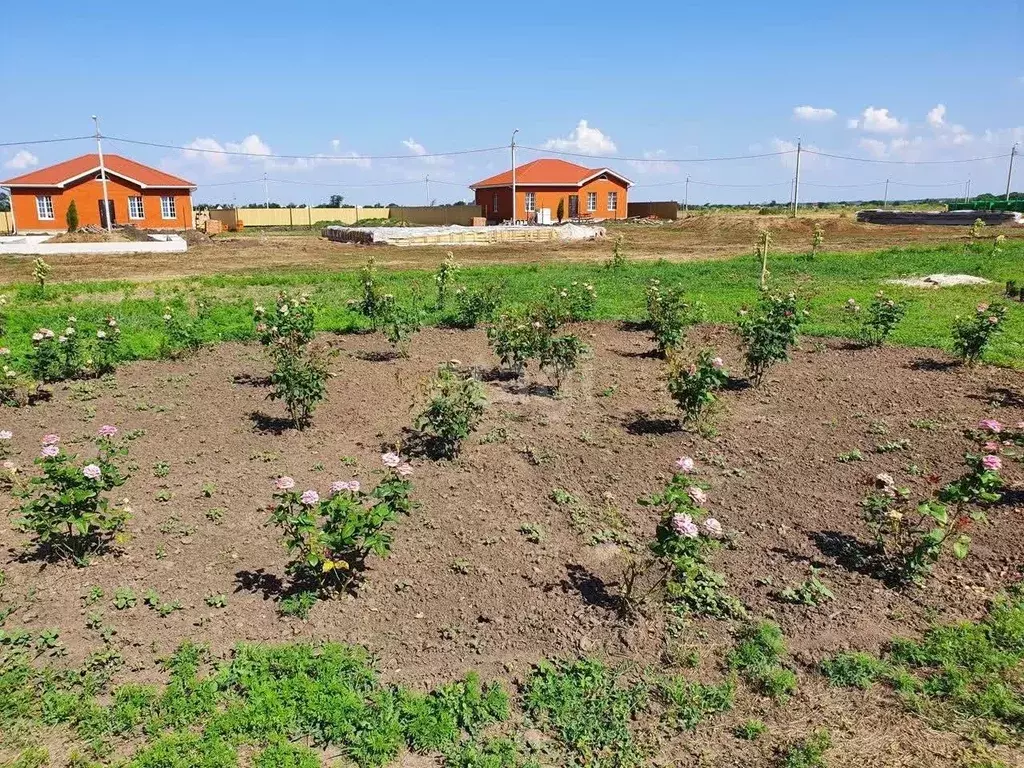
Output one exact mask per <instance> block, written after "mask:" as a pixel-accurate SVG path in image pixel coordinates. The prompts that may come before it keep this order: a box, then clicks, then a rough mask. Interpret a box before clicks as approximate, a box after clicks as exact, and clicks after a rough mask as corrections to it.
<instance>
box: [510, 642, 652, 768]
mask: <svg viewBox="0 0 1024 768" xmlns="http://www.w3.org/2000/svg"><path fill="white" fill-rule="evenodd" d="M648 700H649V695H648V689H647V686H646V685H644V684H643V683H635V684H628V683H624V682H623V681H621V680H620V676H619V675H618V674H617V673H616V672H615V671H614V670H612V669H609V668H608V667H606V666H605V665H603V664H601V663H600V662H598V661H595V660H592V659H581V660H579V661H573V662H560V661H556V662H543V663H541V664H540V665H538V667H537V669H536V670H535V671H534V673H533V675H532V676H531V678H530V680H529V682H528V683H527V685H526V690H525V691H524V694H523V708H524V709H525V711H526V713H527V714H528V715H529V716H530V717H531V718H533V720H534V722H536V723H537V725H538V726H539V727H541V728H543V729H545V730H548V731H551V732H553V733H554V734H555V736H556V738H557V739H558V741H559V742H560V743H561V745H562V748H563V750H564V751H565V753H566V754H567V756H568V764H569V765H583V766H594V767H595V768H631V766H642V765H646V764H647V751H648V750H647V748H646V746H645V745H644V744H643V743H641V740H639V739H638V738H637V737H636V736H635V735H634V733H633V729H632V727H631V725H632V721H633V718H634V717H635V716H636V715H637V714H638V713H639V712H641V711H643V710H645V709H646V708H647V706H648Z"/></svg>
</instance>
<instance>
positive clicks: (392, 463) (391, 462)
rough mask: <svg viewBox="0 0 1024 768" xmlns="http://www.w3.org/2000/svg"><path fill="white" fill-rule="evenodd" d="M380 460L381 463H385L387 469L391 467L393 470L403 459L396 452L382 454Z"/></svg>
mask: <svg viewBox="0 0 1024 768" xmlns="http://www.w3.org/2000/svg"><path fill="white" fill-rule="evenodd" d="M380 460H381V462H383V464H384V466H385V467H391V469H394V468H395V467H397V466H398V465H399V464H401V463H402V458H401V457H400V456H399V455H398V454H397V453H395V452H394V451H388V452H387V453H382V454H381V455H380Z"/></svg>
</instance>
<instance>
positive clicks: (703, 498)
mask: <svg viewBox="0 0 1024 768" xmlns="http://www.w3.org/2000/svg"><path fill="white" fill-rule="evenodd" d="M686 495H687V496H689V497H690V501H692V502H693V503H694V504H696V505H697V506H698V507H700V506H702V505H704V504H707V503H708V495H707V494H706V493H704V491H703V490H702V489H700V488H698V487H697V486H696V485H691V486H690V487H689V488H687V489H686Z"/></svg>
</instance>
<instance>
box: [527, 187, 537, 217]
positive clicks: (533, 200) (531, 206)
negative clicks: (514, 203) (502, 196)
mask: <svg viewBox="0 0 1024 768" xmlns="http://www.w3.org/2000/svg"><path fill="white" fill-rule="evenodd" d="M525 200H526V212H527V213H534V212H535V211H536V210H537V193H536V192H527V193H525Z"/></svg>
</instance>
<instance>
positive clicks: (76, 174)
mask: <svg viewBox="0 0 1024 768" xmlns="http://www.w3.org/2000/svg"><path fill="white" fill-rule="evenodd" d="M103 166H104V168H105V170H106V172H107V173H108V174H110V175H112V176H120V177H121V178H122V179H125V180H126V181H130V182H132V183H133V184H136V185H138V186H139V187H141V188H142V189H147V188H150V187H159V188H160V189H172V188H173V189H195V188H196V185H195V184H193V183H192V182H191V181H186V180H185V179H181V178H178V177H177V176H172V175H171V174H169V173H164V172H163V171H158V170H157V169H156V168H150V167H149V166H148V165H143V164H142V163H137V162H135V161H134V160H129V159H128V158H127V157H121V156H120V155H108V154H104V155H103ZM99 169H100V156H99V155H97V154H91V155H82V156H81V157H73V158H71V159H70V160H65V161H64V162H63V163H57V164H56V165H50V166H47V167H46V168H39V169H37V170H34V171H31V172H30V173H26V174H23V175H21V176H15V177H14V178H13V179H8V180H7V181H0V186H4V187H58V188H61V189H63V188H64V187H65V186H67V185H68V184H69V183H71V182H72V181H75V180H76V179H80V178H82V177H83V176H88V175H90V174H92V173H96V172H97V171H99Z"/></svg>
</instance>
